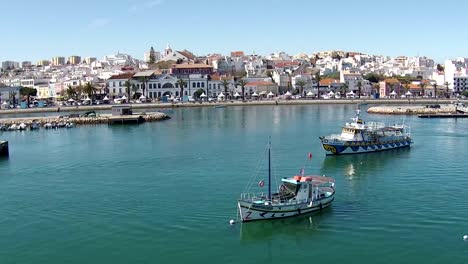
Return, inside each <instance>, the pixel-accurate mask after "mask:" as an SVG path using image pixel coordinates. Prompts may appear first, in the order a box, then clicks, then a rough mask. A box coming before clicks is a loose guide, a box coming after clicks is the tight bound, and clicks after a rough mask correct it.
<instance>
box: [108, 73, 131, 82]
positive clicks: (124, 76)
mask: <svg viewBox="0 0 468 264" xmlns="http://www.w3.org/2000/svg"><path fill="white" fill-rule="evenodd" d="M133 75H135V73H134V72H126V73H122V74H118V75H113V76H111V77H110V78H109V80H123V79H130V78H132V77H133Z"/></svg>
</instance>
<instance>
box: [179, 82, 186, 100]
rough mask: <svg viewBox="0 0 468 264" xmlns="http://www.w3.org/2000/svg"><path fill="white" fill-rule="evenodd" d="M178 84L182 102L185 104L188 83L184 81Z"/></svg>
mask: <svg viewBox="0 0 468 264" xmlns="http://www.w3.org/2000/svg"><path fill="white" fill-rule="evenodd" d="M177 84H178V85H179V88H180V101H181V102H183V98H184V88H185V87H187V82H186V81H185V80H184V79H179V80H177Z"/></svg>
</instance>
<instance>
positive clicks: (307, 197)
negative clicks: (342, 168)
mask: <svg viewBox="0 0 468 264" xmlns="http://www.w3.org/2000/svg"><path fill="white" fill-rule="evenodd" d="M281 182H282V185H281V187H280V193H279V194H280V196H281V197H282V198H283V199H284V198H290V199H293V200H296V202H298V203H303V202H311V201H313V200H316V199H319V198H321V197H322V196H325V193H324V192H322V191H321V190H322V189H323V188H320V189H319V188H318V187H319V186H322V185H324V184H327V185H328V186H333V182H334V179H332V178H327V177H322V176H294V177H292V178H283V179H281Z"/></svg>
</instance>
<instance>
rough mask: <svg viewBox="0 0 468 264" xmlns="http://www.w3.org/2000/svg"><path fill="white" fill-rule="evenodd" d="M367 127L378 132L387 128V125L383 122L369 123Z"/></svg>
mask: <svg viewBox="0 0 468 264" xmlns="http://www.w3.org/2000/svg"><path fill="white" fill-rule="evenodd" d="M366 125H367V127H368V128H369V130H377V129H382V128H384V127H385V124H384V123H382V122H367V123H366Z"/></svg>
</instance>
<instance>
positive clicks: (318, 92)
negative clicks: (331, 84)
mask: <svg viewBox="0 0 468 264" xmlns="http://www.w3.org/2000/svg"><path fill="white" fill-rule="evenodd" d="M320 80H322V77H321V76H320V72H317V73H316V74H315V81H316V82H317V96H318V99H320Z"/></svg>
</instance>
